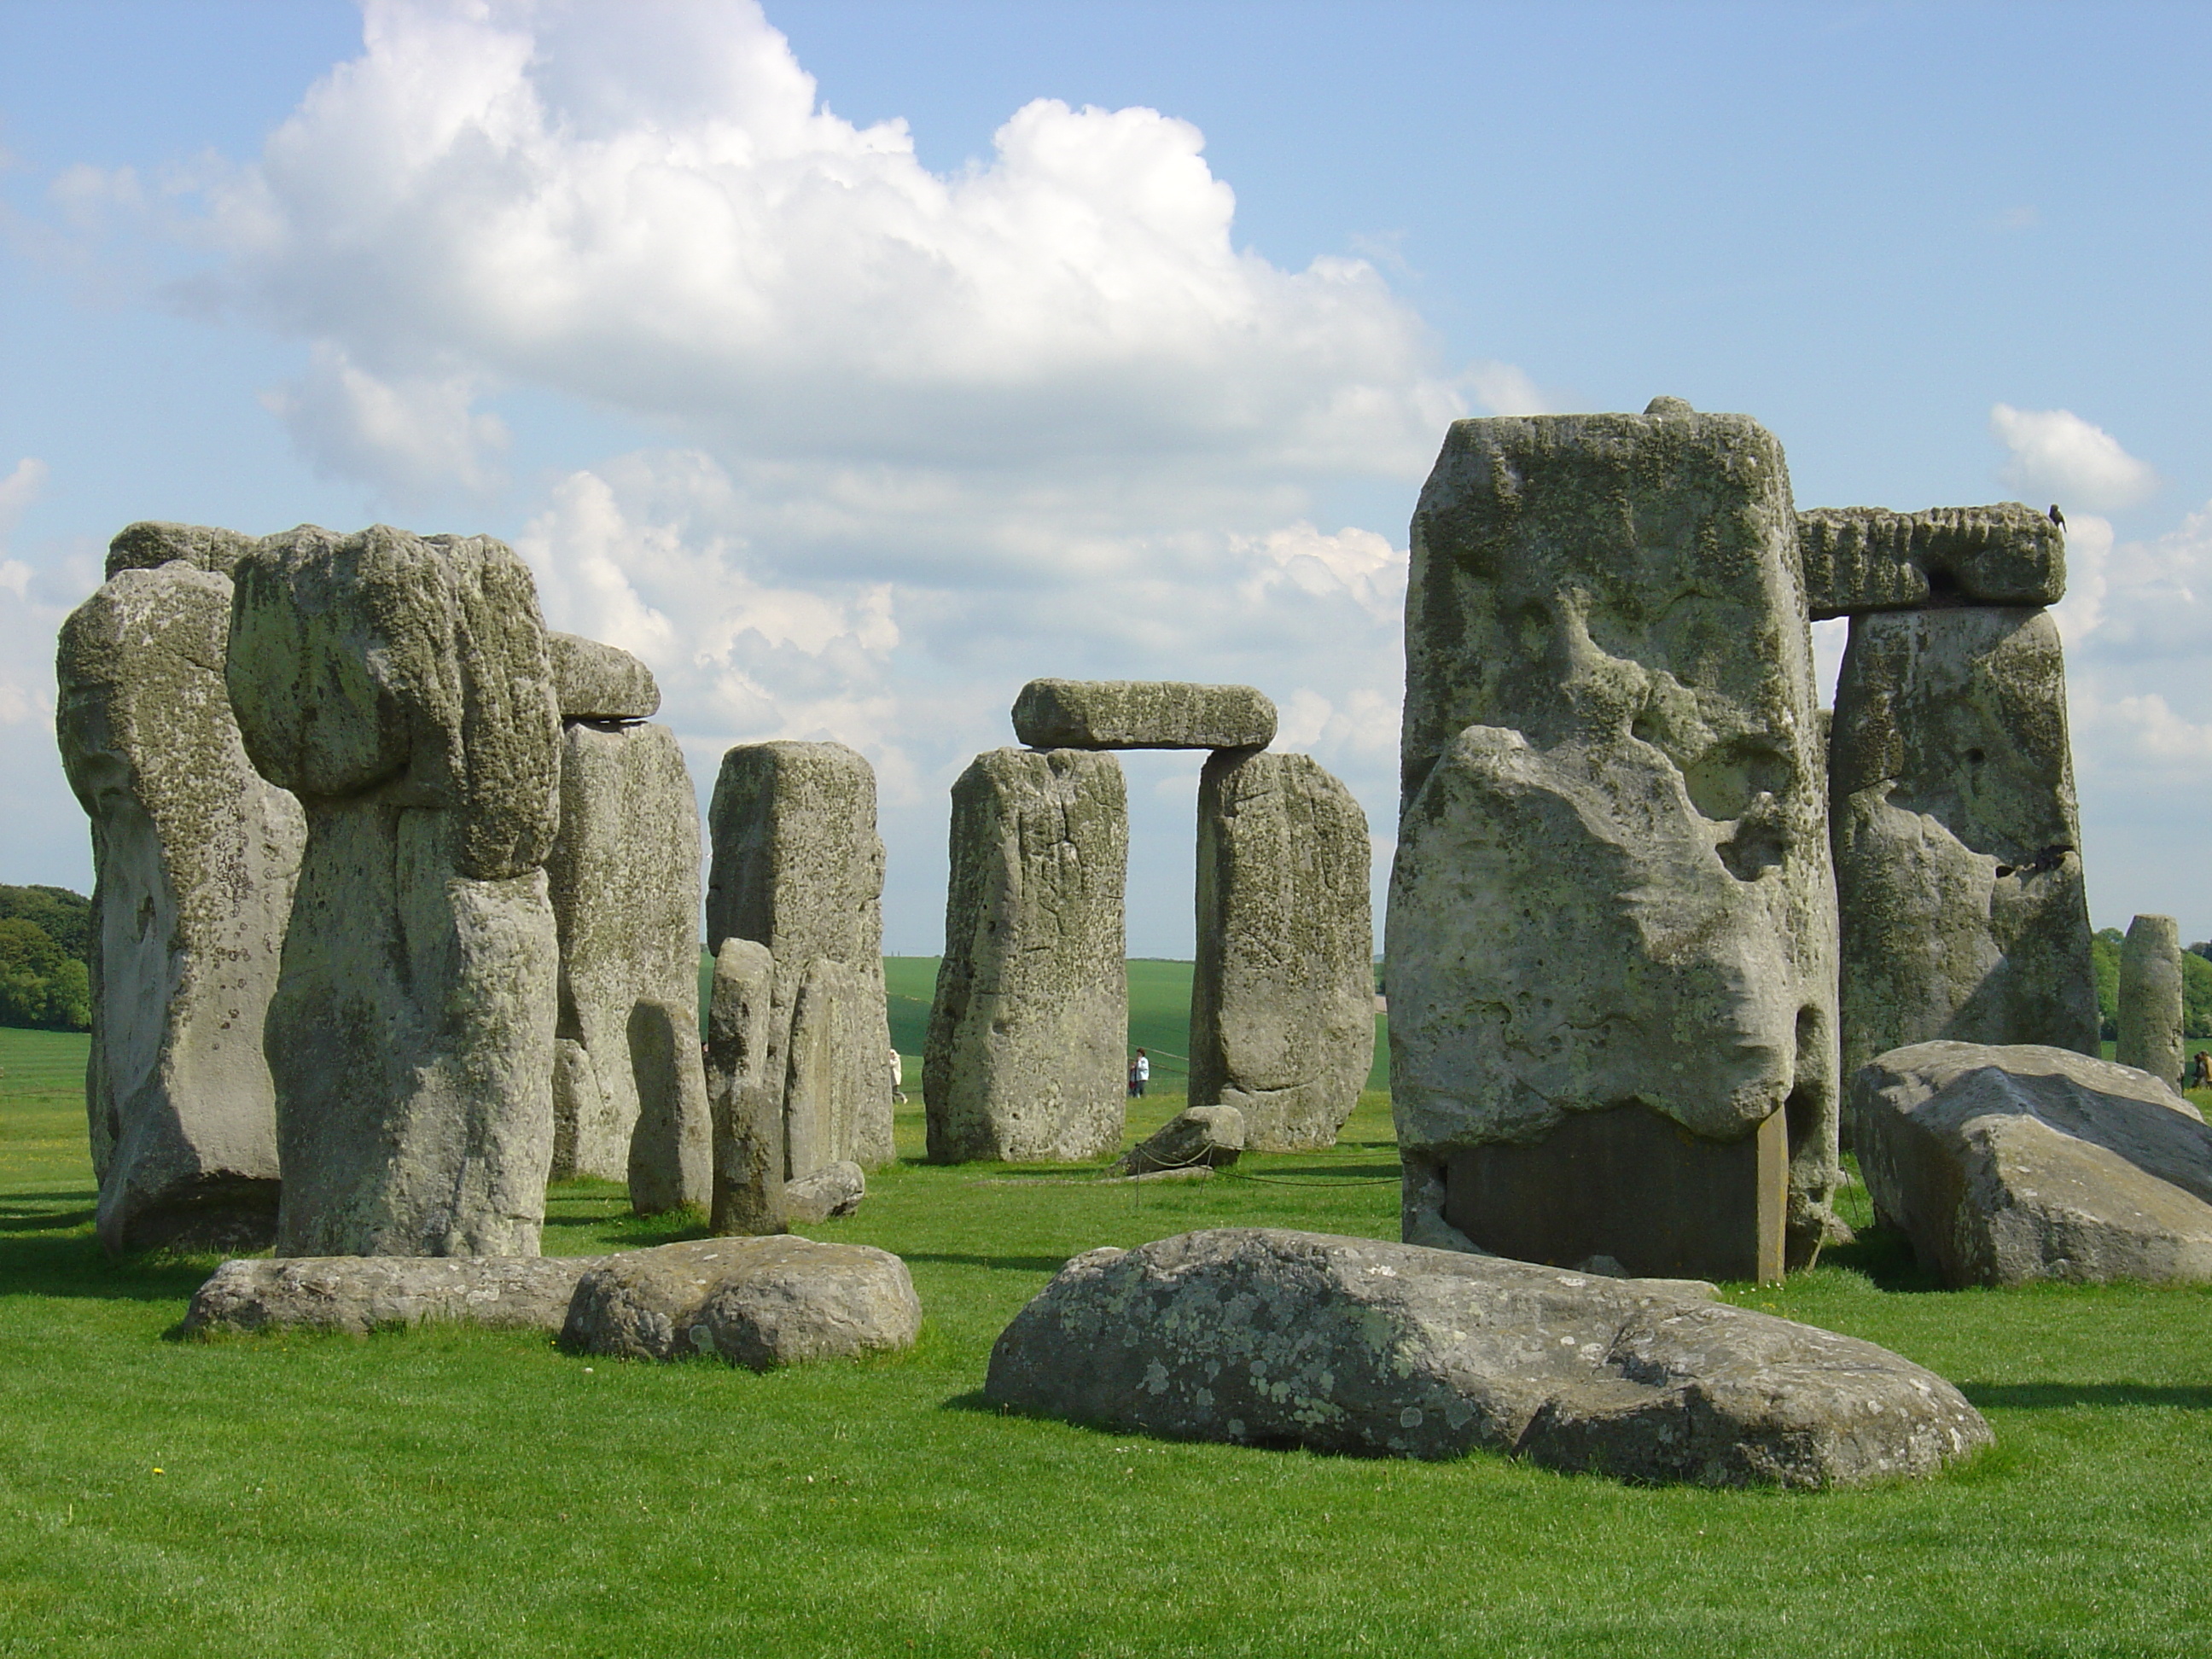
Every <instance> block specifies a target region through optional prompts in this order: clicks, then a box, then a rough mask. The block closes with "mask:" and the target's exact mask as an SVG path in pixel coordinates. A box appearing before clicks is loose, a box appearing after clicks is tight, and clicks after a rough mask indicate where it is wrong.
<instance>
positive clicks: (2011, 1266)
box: [1848, 1042, 2212, 1289]
mask: <svg viewBox="0 0 2212 1659" xmlns="http://www.w3.org/2000/svg"><path fill="white" fill-rule="evenodd" d="M1848 1111H1849V1114H1850V1127H1851V1136H1852V1146H1853V1148H1854V1150H1855V1151H1856V1152H1857V1155H1858V1160H1859V1170H1860V1173H1861V1174H1862V1175H1863V1176H1864V1177H1865V1180H1866V1184H1867V1193H1868V1195H1869V1197H1871V1198H1872V1199H1873V1200H1874V1204H1875V1213H1876V1214H1877V1215H1878V1216H1879V1217H1881V1219H1883V1220H1884V1221H1885V1222H1887V1224H1888V1225H1892V1226H1894V1227H1896V1228H1898V1229H1899V1230H1900V1231H1903V1232H1904V1233H1905V1236H1906V1237H1908V1238H1910V1239H1911V1241H1912V1250H1913V1254H1914V1255H1917V1257H1918V1258H1919V1259H1920V1262H1921V1265H1922V1266H1923V1267H1927V1268H1928V1269H1929V1271H1930V1272H1932V1273H1936V1275H1937V1276H1938V1277H1939V1278H1941V1279H1942V1281H1943V1282H1944V1284H1946V1285H1949V1286H1951V1287H1952V1288H1954V1289H1957V1288H1960V1287H1961V1286H1964V1285H2022V1284H2027V1283H2030V1282H2032V1281H2034V1280H2038V1279H2061V1280H2067V1281H2070V1282H2075V1283H2085V1282H2086V1283H2101V1282H2106V1281H2109V1280H2115V1279H2127V1280H2135V1281H2138V1282H2141V1283H2146V1284H2167V1283H2190V1284H2204V1283H2212V1128H2207V1127H2205V1124H2204V1122H2203V1118H2202V1117H2201V1116H2200V1115H2198V1113H2197V1109H2196V1108H2195V1107H2194V1106H2191V1104H2190V1103H2188V1102H2187V1101H2185V1100H2184V1099H2183V1098H2182V1097H2180V1096H2179V1095H2178V1094H2176V1093H2175V1092H2174V1091H2173V1090H2172V1087H2171V1086H2170V1085H2167V1084H2166V1083H2165V1082H2163V1081H2162V1080H2161V1079H2158V1078H2155V1077H2154V1076H2152V1075H2151V1074H2150V1073H2147V1072H2142V1071H2138V1070H2136V1069H2135V1068H2133V1067H2131V1066H2121V1065H2116V1064H2114V1063H2113V1062H2112V1061H2110V1060H2093V1059H2090V1058H2089V1057H2088V1056H2087V1055H2084V1054H2074V1053H2072V1052H2070V1051H2069V1050H2067V1049H2063V1048H2045V1047H2039V1046H2035V1045H2031V1044H2016V1045H2014V1046H2011V1047H2004V1048H1998V1047H1987V1046H1984V1045H1982V1044H1979V1043H1972V1042H1923V1043H1919V1044H1917V1045H1915V1046H1913V1047H1911V1048H1898V1049H1893V1050H1892V1051H1891V1052H1890V1053H1888V1054H1883V1055H1882V1056H1881V1057H1880V1058H1879V1059H1878V1060H1875V1061H1874V1062H1873V1063H1872V1064H1871V1065H1869V1066H1864V1067H1863V1068H1862V1069H1861V1070H1860V1071H1859V1072H1858V1073H1857V1075H1855V1076H1854V1077H1853V1078H1852V1079H1851V1090H1850V1105H1849V1107H1848Z"/></svg>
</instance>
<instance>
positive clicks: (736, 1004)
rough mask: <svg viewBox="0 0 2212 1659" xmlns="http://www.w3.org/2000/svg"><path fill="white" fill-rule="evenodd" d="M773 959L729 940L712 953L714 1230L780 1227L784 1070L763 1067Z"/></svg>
mask: <svg viewBox="0 0 2212 1659" xmlns="http://www.w3.org/2000/svg"><path fill="white" fill-rule="evenodd" d="M774 1015H775V957H772V956H770V955H769V948H768V946H767V945H761V944H757V943H756V942H755V941H753V940H751V939H738V938H736V937H734V936H733V937H732V938H729V939H724V940H723V941H722V948H721V950H720V951H718V952H716V954H715V957H714V986H713V988H712V990H711V991H710V992H709V994H708V1005H707V1077H708V1097H709V1100H710V1103H711V1105H712V1108H713V1111H714V1207H713V1212H712V1213H713V1225H714V1231H716V1232H717V1233H723V1234H729V1233H760V1234H767V1233H780V1232H781V1231H784V1226H785V1217H784V1197H783V1195H784V1175H783V1170H784V1146H783V1075H782V1073H781V1072H779V1071H776V1070H774V1069H772V1068H771V1066H770V1065H769V1054H770V1050H771V1048H773V1046H774V1045H772V1044H771V1043H770V1042H769V1026H770V1022H771V1020H772V1019H773V1018H774Z"/></svg>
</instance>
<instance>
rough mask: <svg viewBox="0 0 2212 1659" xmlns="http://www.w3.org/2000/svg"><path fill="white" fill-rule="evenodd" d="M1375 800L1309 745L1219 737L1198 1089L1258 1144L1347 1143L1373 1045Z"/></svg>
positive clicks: (1193, 1027)
mask: <svg viewBox="0 0 2212 1659" xmlns="http://www.w3.org/2000/svg"><path fill="white" fill-rule="evenodd" d="M1373 858H1374V854H1373V851H1372V848H1371V847H1370V842H1369V841H1368V839H1367V815H1366V814H1365V813H1364V812H1363V811H1360V808H1359V803H1358V801H1357V800H1355V799H1352V792H1351V791H1350V790H1348V789H1346V787H1344V785H1343V784H1341V783H1340V782H1339V781H1337V780H1336V779H1335V778H1334V777H1332V776H1331V775H1329V774H1328V772H1327V771H1326V770H1324V769H1322V766H1321V764H1320V763H1318V762H1316V760H1315V759H1314V758H1313V757H1311V756H1310V755H1283V754H1271V753H1267V752H1264V751H1263V752H1257V753H1255V752H1254V751H1252V750H1236V749H1231V750H1216V751H1215V752H1214V753H1213V754H1212V756H1210V757H1208V758H1207V760H1206V769H1205V770H1204V771H1203V772H1201V773H1200V775H1199V785H1198V883H1197V908H1198V963H1197V967H1196V970H1195V973H1194V976H1193V979H1192V982H1191V994H1190V1103H1191V1104H1192V1105H1194V1106H1212V1105H1227V1106H1234V1107H1235V1108H1236V1109H1237V1111H1238V1112H1240V1113H1241V1114H1242V1115H1243V1121H1244V1135H1245V1140H1244V1144H1245V1145H1246V1146H1249V1147H1250V1148H1251V1149H1252V1150H1253V1151H1255V1152H1308V1151H1312V1150H1315V1149H1317V1148H1320V1147H1324V1146H1334V1145H1335V1144H1336V1135H1337V1131H1338V1130H1339V1129H1340V1128H1341V1127H1343V1126H1344V1121H1345V1119H1346V1118H1347V1117H1349V1116H1351V1115H1352V1108H1353V1107H1355V1106H1357V1105H1358V1103H1359V1091H1360V1090H1361V1089H1363V1088H1364V1087H1365V1086H1366V1083H1367V1073H1368V1071H1369V1068H1370V1066H1372V1065H1373V1063H1374V1059H1375V933H1374V927H1373V925H1372V923H1371V922H1370V920H1369V916H1368V882H1369V872H1370V869H1371V868H1372V866H1373Z"/></svg>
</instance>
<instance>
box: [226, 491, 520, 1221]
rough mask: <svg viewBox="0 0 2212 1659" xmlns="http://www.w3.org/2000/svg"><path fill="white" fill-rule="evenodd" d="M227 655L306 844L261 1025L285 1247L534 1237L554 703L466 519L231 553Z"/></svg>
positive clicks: (249, 725) (257, 762)
mask: <svg viewBox="0 0 2212 1659" xmlns="http://www.w3.org/2000/svg"><path fill="white" fill-rule="evenodd" d="M236 580H237V593H236V597H235V599H234V604H233V606H232V611H231V623H230V649H229V657H228V684H229V689H230V701H231V706H232V708H234V710H236V712H237V715H238V722H239V727H240V732H241V734H242V735H243V737H244V738H245V743H246V753H247V754H248V755H249V756H250V757H252V761H253V763H254V766H255V767H256V769H258V771H259V772H260V774H261V775H262V776H263V777H264V778H266V779H268V780H269V781H270V782H271V783H274V784H276V785H278V786H279V787H283V788H286V789H289V790H290V791H291V792H292V793H294V794H295V795H297V796H298V797H299V798H300V800H301V805H302V806H303V807H304V809H305V810H306V813H307V852H306V855H305V857H304V858H303V860H302V861H301V868H300V879H299V885H298V889H297V890H296V893H295V897H294V900H293V906H292V915H291V920H290V923H289V928H288V931H287V933H286V935H285V939H284V955H283V969H282V972H281V974H280V975H279V978H278V982H277V987H276V994H275V996H274V997H273V998H272V1000H270V1006H269V1015H268V1019H267V1023H266V1026H265V1030H264V1053H265V1054H267V1055H268V1058H269V1064H270V1072H271V1073H272V1075H273V1076H274V1078H275V1079H276V1134H277V1151H278V1155H279V1159H280V1162H281V1164H282V1166H283V1183H284V1190H283V1206H282V1208H281V1210H280V1212H279V1215H278V1221H277V1249H279V1250H280V1251H281V1252H282V1253H283V1254H284V1255H534V1254H535V1253H536V1252H537V1249H538V1228H539V1225H540V1224H541V1222H542V1220H543V1218H544V1202H545V1179H546V1173H547V1170H548V1169H549V1167H550V1163H551V1160H552V1152H553V1102H552V1078H553V1037H554V1018H555V1008H556V980H557V976H558V961H559V951H558V945H557V942H556V935H555V928H554V921H553V911H552V907H551V904H550V902H549V900H548V898H547V894H546V880H545V872H544V860H545V856H546V854H547V852H548V850H549V849H550V847H551V845H552V841H553V836H554V831H555V828H556V822H557V814H558V784H559V766H560V742H561V732H560V720H559V715H558V714H557V712H556V707H555V702H554V696H553V684H552V675H551V671H550V668H549V666H548V665H547V661H546V653H545V632H544V625H543V624H542V623H540V621H539V619H538V598H537V592H536V590H535V588H534V587H533V586H532V583H531V580H530V573H529V571H528V570H527V569H526V568H525V567H524V565H523V563H522V562H521V561H520V559H518V558H516V557H515V556H514V555H513V553H512V552H510V551H509V550H507V548H506V547H504V546H503V545H501V544H500V543H498V542H495V541H491V540H489V539H487V538H480V537H477V538H456V537H443V536H441V537H432V538H417V537H414V536H410V535H408V534H406V533H405V532H401V531H397V530H392V529H390V528H388V527H386V526H375V527H374V528H373V529H370V530H367V531H363V532H360V533H358V534H356V535H351V536H337V535H333V534H332V533H331V532H328V531H325V530H320V529H317V528H315V527H313V526H303V527H302V528H301V529H298V530H295V531H291V532H287V533H286V534H284V535H282V536H272V537H270V538H267V539H265V540H264V541H262V542H260V543H258V544H256V546H255V547H254V549H253V550H252V551H251V552H250V553H248V554H247V555H246V556H245V557H243V558H241V559H240V561H239V563H238V566H237V571H236Z"/></svg>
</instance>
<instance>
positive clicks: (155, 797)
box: [55, 525, 307, 1252]
mask: <svg viewBox="0 0 2212 1659" xmlns="http://www.w3.org/2000/svg"><path fill="white" fill-rule="evenodd" d="M156 529H158V530H161V531H164V532H170V531H173V532H179V538H199V539H200V540H203V541H214V540H219V539H220V538H223V537H226V536H228V533H229V532H222V531H200V530H197V528H193V527H188V526H144V525H138V526H132V531H152V530H156ZM130 535H131V532H128V531H127V532H125V537H128V536H130ZM123 539H124V538H118V541H121V540H123ZM230 598H231V586H230V579H229V578H228V576H225V575H222V574H218V573H216V572H215V571H211V570H206V569H203V568H199V567H198V566H197V565H195V564H193V563H191V562H189V561H186V562H182V563H171V562H166V561H164V562H161V563H160V564H158V565H156V566H155V567H154V568H144V567H140V566H133V565H125V566H124V567H123V568H121V569H120V570H119V571H118V574H116V575H115V576H113V577H112V578H111V579H110V580H109V581H108V583H107V585H106V586H104V587H102V588H101V589H100V591H99V592H96V593H94V595H93V596H92V597H91V598H90V599H87V600H86V601H85V602H84V603H83V604H82V605H79V606H78V607H77V609H76V611H74V612H73V613H71V615H70V618H69V620H68V621H67V622H65V623H64V624H63V625H62V630H61V641H60V648H59V652H58V655H57V659H56V671H57V675H58V680H59V702H58V706H57V710H56V720H55V730H56V733H57V735H58V738H59V740H60V743H61V752H62V766H63V769H64V772H66V773H67V775H68V776H69V780H70V787H71V788H73V789H74V790H75V791H76V797H77V799H78V800H79V801H80V802H81V803H82V805H83V807H84V810H85V812H86V814H87V815H88V817H90V818H91V820H92V844H93V868H94V886H93V896H92V926H91V943H92V949H91V963H90V967H91V972H92V1053H91V1056H90V1061H89V1064H88V1067H87V1071H86V1077H85V1096H86V1106H87V1109H88V1118H89V1127H90V1131H91V1140H92V1152H93V1163H94V1169H95V1171H96V1173H97V1175H98V1176H99V1179H100V1200H99V1206H98V1211H97V1220H96V1225H97V1230H98V1232H99V1235H100V1243H102V1244H103V1245H104V1246H105V1247H106V1249H108V1250H109V1251H110V1252H120V1251H123V1250H127V1249H143V1248H147V1247H149V1246H153V1245H169V1246H173V1247H175V1248H178V1249H194V1250H201V1249H260V1248H262V1247H263V1246H265V1245H266V1244H267V1243H269V1241H270V1239H271V1238H272V1237H274V1236H275V1233H276V1201H277V1173H278V1171H277V1162H276V1091H275V1085H273V1084H272V1082H271V1081H270V1075H269V1066H268V1062H267V1061H266V1060H264V1059H263V1057H262V1052H261V1023H262V1018H263V1016H264V1013H265V1012H266V1011H267V1008H268V1006H269V999H270V996H271V994H273V993H274V992H275V989H276V972H277V961H278V953H279V951H281V949H282V947H283V939H284V927H285V921H286V918H287V916H288V915H289V913H290V910H291V905H292V886H293V883H294V880H295V878H296V876H297V874H298V871H299V863H300V851H301V844H302V842H304V841H305V839H306V835H307V830H306V825H305V823H304V822H303V820H302V818H301V813H300V806H299V803H298V802H296V801H295V800H294V799H292V797H291V796H290V795H289V794H287V793H285V792H284V791H283V790H282V789H278V788H276V787H272V786H270V784H268V783H265V782H264V781H262V779H261V778H260V777H259V775H257V774H256V773H255V771H254V769H253V768H252V764H251V763H249V762H248V761H247V760H246V750H245V748H244V747H243V745H242V744H240V739H239V732H238V723H237V721H236V720H234V719H233V718H232V716H231V712H230V699H229V696H228V692H227V691H226V690H225V689H224V684H223V654H224V643H225V640H226V638H227V636H228V633H229V628H230Z"/></svg>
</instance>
